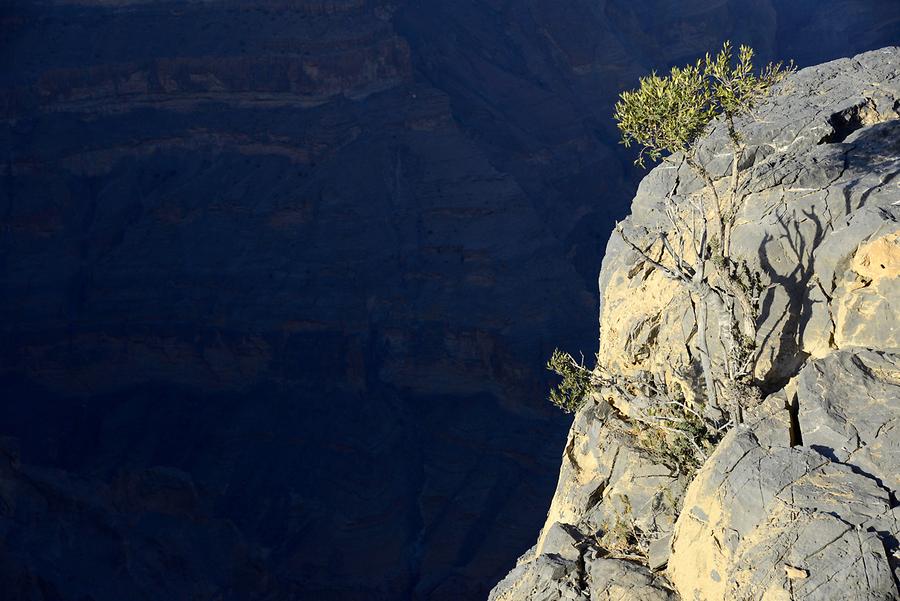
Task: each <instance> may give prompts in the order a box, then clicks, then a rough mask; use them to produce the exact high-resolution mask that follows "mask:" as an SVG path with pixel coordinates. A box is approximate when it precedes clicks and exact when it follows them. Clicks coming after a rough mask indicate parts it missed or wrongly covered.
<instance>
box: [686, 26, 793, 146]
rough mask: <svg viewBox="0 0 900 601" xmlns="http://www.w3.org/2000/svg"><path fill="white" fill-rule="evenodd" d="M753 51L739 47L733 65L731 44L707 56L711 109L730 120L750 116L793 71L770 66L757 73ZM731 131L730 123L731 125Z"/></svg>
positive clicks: (706, 73)
mask: <svg viewBox="0 0 900 601" xmlns="http://www.w3.org/2000/svg"><path fill="white" fill-rule="evenodd" d="M753 55H754V51H753V48H750V47H749V46H741V47H740V48H739V49H738V58H737V63H733V56H732V48H731V42H725V44H724V46H723V47H722V50H721V51H720V52H719V53H718V54H717V55H716V56H715V57H711V56H710V55H709V54H707V55H706V59H705V61H704V73H705V75H706V78H707V80H708V82H709V86H710V90H711V93H712V99H713V102H714V105H713V110H714V111H715V113H716V114H720V115H725V116H726V117H727V118H729V119H733V118H734V117H736V116H738V115H744V114H748V113H750V112H751V111H752V110H753V109H754V108H755V107H756V105H757V104H758V103H759V101H760V100H761V99H762V98H764V97H765V96H766V95H768V94H769V92H770V91H771V89H772V86H774V85H775V84H776V83H778V82H779V81H781V80H782V79H783V78H784V77H785V76H786V75H788V74H789V73H792V72H793V71H794V66H793V64H788V65H784V63H780V62H779V63H769V64H768V65H766V66H765V67H764V68H763V69H762V71H760V73H759V74H756V73H755V72H754V69H753ZM730 126H731V129H732V132H733V129H734V127H733V124H730Z"/></svg>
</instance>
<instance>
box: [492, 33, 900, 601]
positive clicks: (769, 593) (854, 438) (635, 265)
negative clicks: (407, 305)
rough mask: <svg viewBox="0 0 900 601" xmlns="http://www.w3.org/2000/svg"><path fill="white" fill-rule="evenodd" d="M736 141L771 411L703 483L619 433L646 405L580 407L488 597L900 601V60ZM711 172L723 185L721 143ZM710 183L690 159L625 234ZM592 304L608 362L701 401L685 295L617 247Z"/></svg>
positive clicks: (879, 62)
mask: <svg viewBox="0 0 900 601" xmlns="http://www.w3.org/2000/svg"><path fill="white" fill-rule="evenodd" d="M740 125H741V127H742V129H743V131H745V132H746V138H745V141H746V143H747V144H748V146H749V152H748V154H747V159H746V164H745V165H744V167H745V169H746V173H748V174H749V176H748V177H747V179H746V181H745V183H744V185H745V186H746V191H747V193H748V194H747V197H746V202H745V204H744V205H743V208H742V210H741V212H740V214H739V216H738V219H737V225H736V227H735V230H734V234H733V239H732V243H733V252H734V254H735V255H736V256H737V257H739V259H740V260H741V261H744V262H746V264H747V265H748V266H749V268H750V269H751V270H752V271H755V272H757V273H758V274H760V276H761V277H762V282H763V292H762V295H761V299H760V300H761V303H760V314H759V317H758V323H759V325H760V327H759V338H758V340H757V344H758V347H759V359H760V360H759V362H758V365H757V374H756V375H757V377H758V378H759V379H760V380H761V381H763V382H764V386H763V388H764V391H765V393H766V396H765V398H763V400H762V401H759V402H757V403H756V404H755V405H752V406H749V407H747V419H746V422H745V424H744V425H742V426H739V427H737V428H735V429H733V430H731V431H730V432H729V433H728V434H727V435H726V436H725V437H724V439H723V440H722V442H721V443H720V444H719V446H718V447H717V449H716V450H715V452H714V453H713V454H712V455H711V456H710V457H709V458H708V459H707V460H706V462H705V463H704V464H703V465H702V467H701V468H700V469H699V471H698V472H697V473H696V475H695V476H694V477H693V478H688V477H687V476H684V475H681V474H680V473H677V472H676V471H675V470H673V469H671V468H670V467H667V466H666V465H662V464H660V463H659V462H658V461H655V460H654V459H653V458H651V457H650V456H648V455H647V454H646V452H645V451H644V450H643V449H642V448H640V447H639V446H637V445H636V444H635V443H634V440H633V439H632V438H629V436H628V435H627V428H620V427H616V426H617V424H621V422H622V421H623V420H627V419H628V417H629V415H630V414H632V412H634V411H638V410H639V408H637V407H634V406H633V403H629V402H625V400H624V399H622V398H621V397H617V396H616V395H614V394H613V395H610V396H609V397H608V398H599V395H598V398H593V399H590V400H588V402H587V403H586V404H585V406H584V407H583V408H582V409H581V410H580V411H579V412H578V414H577V415H576V417H575V422H574V424H573V425H572V428H571V431H570V433H569V439H568V442H567V445H566V447H565V452H564V454H563V462H562V468H561V472H560V478H559V484H558V487H557V490H556V495H555V497H554V499H553V502H552V505H551V507H550V511H549V515H548V517H547V522H546V524H545V526H544V528H543V530H542V531H541V534H540V536H539V538H538V542H537V545H536V546H535V547H534V548H532V549H531V550H530V551H528V552H527V553H526V554H525V555H523V556H522V557H521V558H520V560H519V562H518V565H517V567H516V568H515V569H513V570H512V572H510V574H509V575H508V576H507V577H506V579H504V580H503V581H502V582H501V583H500V584H499V585H497V587H496V588H495V589H494V590H493V592H492V593H491V599H492V600H495V601H501V600H506V601H510V600H525V599H535V600H537V599H542V600H549V599H572V600H575V599H578V600H588V599H590V600H600V599H603V600H617V601H626V600H638V599H640V600H642V601H649V600H653V601H662V600H675V599H685V600H691V601H719V600H743V599H765V600H769V601H776V600H789V599H790V600H810V601H812V600H823V601H824V600H829V599H865V600H888V599H897V598H900V590H898V582H900V580H898V577H900V563H898V559H900V556H898V542H897V539H898V534H900V506H898V493H900V479H898V473H897V466H898V465H900V179H898V175H900V49H898V48H885V49H883V50H878V51H873V52H869V53H866V54H861V55H859V56H856V57H854V58H849V59H842V60H838V61H834V62H831V63H827V64H823V65H820V66H817V67H813V68H808V69H804V70H802V71H800V72H798V73H796V74H795V75H793V76H791V77H790V78H789V79H787V80H786V81H785V82H783V84H781V85H780V87H779V88H778V89H777V92H776V93H775V95H774V96H773V97H772V98H770V99H769V100H768V101H767V102H766V104H765V105H764V106H762V107H761V109H760V110H759V111H758V114H757V115H756V118H755V119H753V120H747V121H746V122H744V123H741V124H740ZM701 156H702V157H703V158H704V160H705V161H706V162H707V163H708V164H709V165H711V166H712V168H713V170H714V171H715V172H716V173H719V174H720V175H719V183H720V184H723V183H724V181H723V180H724V177H723V176H724V173H725V168H726V166H727V164H728V160H729V156H730V155H729V154H728V151H727V147H726V145H725V138H724V133H723V132H722V131H721V129H719V128H715V129H714V130H713V131H712V133H711V134H710V135H709V136H708V137H707V138H706V139H705V140H704V141H703V144H702V151H701ZM699 189H700V185H699V183H698V181H697V180H696V179H695V178H694V177H693V176H692V175H691V173H690V171H689V170H688V169H687V168H685V166H684V165H680V164H678V163H677V161H676V162H674V163H672V164H663V165H661V166H659V167H657V168H656V169H654V170H653V171H652V172H651V173H650V174H648V176H647V177H646V178H645V179H644V181H643V182H642V183H641V186H640V188H639V190H638V193H637V196H636V197H635V199H634V202H633V205H632V214H631V216H630V217H629V218H628V219H627V220H626V224H625V230H626V232H628V233H630V235H631V236H632V237H633V239H634V240H639V241H640V243H641V244H642V245H644V246H649V245H650V244H651V243H652V242H653V241H654V240H656V232H657V231H658V230H659V228H660V227H662V228H665V227H666V221H665V216H664V214H663V202H664V200H665V198H666V197H671V198H672V199H673V200H674V202H675V203H676V204H684V203H686V202H688V201H689V200H690V198H691V196H692V195H693V194H695V193H697V192H698V190H699ZM600 292H601V299H602V300H601V314H600V326H601V328H600V332H601V333H600V350H599V361H600V362H601V364H603V365H605V366H607V368H608V369H610V370H612V371H615V372H617V373H621V374H625V375H638V374H641V373H644V374H648V373H649V374H654V375H655V376H656V378H657V380H658V381H680V382H681V383H682V385H683V386H684V387H685V388H689V387H691V386H693V388H694V389H695V390H696V389H697V388H698V386H697V385H696V383H695V382H692V381H691V380H692V378H696V373H697V371H696V366H695V365H694V362H695V361H696V359H695V358H696V357H697V350H696V348H695V347H694V345H693V343H692V342H689V343H688V344H687V345H686V344H685V342H684V341H685V340H690V339H691V328H692V319H691V317H690V305H689V304H688V303H689V300H688V298H687V296H686V294H685V293H684V291H683V290H681V289H680V288H679V287H678V285H677V284H675V283H672V282H670V281H669V280H667V279H665V278H664V277H662V275H661V274H660V273H659V272H658V271H656V270H655V269H653V268H651V267H650V266H649V265H647V264H646V263H645V262H644V260H643V259H642V258H641V257H640V256H639V255H637V254H635V253H633V252H632V251H631V250H630V249H628V248H627V247H626V246H625V244H624V243H623V242H622V241H621V240H620V239H618V238H617V237H615V238H613V239H612V240H611V241H610V243H609V246H608V248H607V253H606V257H605V259H604V261H603V268H602V272H601V275H600ZM713 338H714V336H710V339H713ZM713 350H714V353H719V354H720V353H721V349H713ZM621 523H624V524H625V525H626V528H631V527H632V525H633V527H634V528H636V529H637V530H639V531H641V532H644V533H652V537H651V538H652V540H651V541H650V543H649V547H648V553H646V555H645V556H642V557H624V558H623V557H617V556H616V554H615V553H610V552H609V551H610V550H609V549H608V548H605V547H604V540H606V539H605V538H604V535H605V534H606V533H607V531H608V530H610V529H613V528H615V527H616V526H617V524H618V525H620V524H621Z"/></svg>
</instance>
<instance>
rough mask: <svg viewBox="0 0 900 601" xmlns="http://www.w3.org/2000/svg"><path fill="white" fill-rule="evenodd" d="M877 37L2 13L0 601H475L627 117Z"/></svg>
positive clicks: (724, 1) (537, 509)
mask: <svg viewBox="0 0 900 601" xmlns="http://www.w3.org/2000/svg"><path fill="white" fill-rule="evenodd" d="M835 15H839V18H836V17H835ZM898 37H900V6H898V5H897V3H896V2H873V1H871V0H760V1H757V2H752V3H747V2H746V1H744V0H715V1H710V0H679V1H673V0H647V1H645V2H640V3H637V2H633V1H630V0H568V1H565V2H560V1H559V0H461V1H456V0H454V1H452V2H449V1H446V0H4V1H3V2H0V107H2V114H3V126H2V127H0V150H2V154H0V415H2V418H0V434H2V435H3V436H4V437H6V438H7V439H6V440H3V442H2V443H0V448H2V449H4V453H5V454H4V455H3V456H4V457H5V459H3V460H0V499H2V502H0V591H2V592H3V593H7V592H9V591H13V592H11V593H9V594H8V595H7V596H6V597H7V598H11V599H13V600H22V599H28V600H31V599H58V598H62V599H64V600H66V601H69V600H71V599H75V600H77V601H81V600H82V599H85V598H92V599H95V600H96V601H120V600H121V599H123V598H127V599H142V598H150V599H155V598H164V599H183V598H216V597H221V598H228V596H229V595H231V596H232V598H236V599H247V598H251V599H252V598H263V599H296V598H301V599H321V600H328V599H337V600H340V601H348V600H349V601H352V600H354V599H359V600H364V601H372V600H377V599H386V600H390V601H393V600H397V599H402V600H407V599H423V598H427V599H429V600H439V599H450V600H454V601H457V600H459V599H483V598H484V597H485V596H486V595H487V593H488V590H489V589H490V587H491V586H492V585H493V584H494V583H495V582H496V580H497V579H498V578H499V577H500V576H501V575H502V573H503V572H505V571H506V570H507V569H508V565H509V564H510V562H511V561H512V559H513V558H514V557H515V555H516V554H517V553H518V552H519V550H520V549H521V548H524V547H525V546H527V544H528V543H529V541H530V540H531V539H532V537H533V534H532V533H533V531H534V530H535V529H536V528H538V527H539V525H540V523H541V520H542V519H543V517H544V514H545V511H546V504H547V501H548V499H549V498H550V496H551V495H552V493H553V487H554V480H555V471H556V467H557V464H558V458H557V449H558V447H559V446H560V444H561V443H562V441H563V440H564V437H565V431H566V427H567V425H568V424H567V423H565V421H564V419H563V418H562V417H561V416H559V415H557V414H556V412H555V411H553V409H552V407H550V406H549V405H548V404H547V403H546V402H545V399H544V396H545V392H546V388H547V386H546V382H544V381H542V379H541V377H542V375H543V374H544V373H545V370H544V369H543V364H544V362H545V361H546V359H547V356H548V354H549V353H550V351H551V350H552V348H553V346H555V345H560V346H562V347H565V348H568V349H570V350H572V351H573V352H574V351H575V350H576V349H589V348H590V347H592V346H593V345H594V339H595V336H594V333H593V324H594V322H595V319H596V310H597V308H596V299H595V296H596V295H595V294H594V287H595V285H596V283H595V282H596V269H597V265H598V264H599V260H600V258H601V255H602V246H603V244H604V240H605V236H606V235H607V232H608V231H609V229H610V226H611V223H612V220H613V219H614V218H617V217H620V216H621V215H623V214H624V213H625V212H626V210H627V204H628V201H629V200H630V198H631V196H632V195H633V189H634V185H636V184H637V181H638V179H639V178H638V177H637V176H636V174H635V173H636V172H635V171H633V170H632V169H631V167H630V160H629V157H627V156H626V155H624V154H623V153H622V152H621V151H620V149H618V148H617V144H616V136H615V131H614V126H613V124H612V121H611V120H610V118H609V115H610V112H611V104H612V101H613V100H614V98H615V95H616V94H617V92H618V90H619V89H620V88H621V87H622V86H626V85H630V84H631V83H632V82H633V81H634V80H635V79H636V78H637V77H638V76H639V75H641V74H643V73H645V72H647V71H649V70H650V69H653V68H661V67H664V66H666V65H667V64H669V63H670V62H683V61H685V60H688V59H691V58H693V57H695V56H696V55H697V54H699V53H702V52H704V51H706V50H707V49H708V48H712V47H715V46H717V45H718V44H720V43H721V40H722V39H724V38H731V39H734V40H741V41H746V42H748V43H750V44H752V45H753V46H754V47H756V48H758V49H759V50H760V52H761V53H762V56H764V57H765V58H766V59H769V58H795V59H796V60H797V61H798V62H800V63H802V64H813V63H815V62H821V61H823V60H827V59H830V58H835V57H838V56H844V55H847V54H851V53H856V52H860V51H862V50H867V49H871V48H877V47H881V46H884V45H886V44H888V43H891V41H892V40H896V39H898ZM166 499H168V500H166ZM213 549H215V551H216V552H212V550H213ZM176 574H177V577H176V576H174V575H176ZM0 596H3V595H0Z"/></svg>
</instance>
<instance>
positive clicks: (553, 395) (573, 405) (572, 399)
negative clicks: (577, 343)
mask: <svg viewBox="0 0 900 601" xmlns="http://www.w3.org/2000/svg"><path fill="white" fill-rule="evenodd" d="M547 369H549V370H550V371H552V372H554V373H556V374H557V375H559V376H562V382H560V383H559V384H558V385H556V386H554V387H553V388H552V389H551V390H550V402H551V403H553V404H554V405H556V406H557V407H559V408H560V409H562V410H563V411H565V412H566V413H574V412H576V411H578V410H579V409H580V408H581V406H582V405H583V404H584V402H585V400H587V397H588V395H589V394H590V392H591V390H592V389H593V380H592V377H591V372H590V370H588V369H587V368H586V367H585V366H584V362H583V361H582V362H581V363H578V362H577V361H575V359H574V358H573V357H572V355H570V354H569V353H565V352H563V351H561V350H559V349H554V350H553V354H552V355H551V356H550V360H549V361H547Z"/></svg>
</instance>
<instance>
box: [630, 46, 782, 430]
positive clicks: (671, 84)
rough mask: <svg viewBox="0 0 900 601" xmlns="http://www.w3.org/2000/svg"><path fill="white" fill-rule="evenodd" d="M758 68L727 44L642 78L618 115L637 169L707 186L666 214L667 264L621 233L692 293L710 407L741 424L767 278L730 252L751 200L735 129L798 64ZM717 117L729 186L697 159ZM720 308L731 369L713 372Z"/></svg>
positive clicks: (751, 389)
mask: <svg viewBox="0 0 900 601" xmlns="http://www.w3.org/2000/svg"><path fill="white" fill-rule="evenodd" d="M752 61H753V50H752V49H751V48H749V47H747V46H741V47H740V49H739V51H738V56H737V60H736V61H735V60H734V56H733V52H732V47H731V44H730V43H728V42H726V43H725V45H724V47H723V48H722V50H721V51H720V52H719V53H718V54H717V55H716V56H711V55H709V54H707V55H706V58H705V59H702V60H698V61H697V62H696V63H695V64H692V65H687V66H686V67H682V68H678V67H676V68H673V69H672V70H671V71H670V73H669V74H668V75H665V76H659V75H657V74H656V73H652V74H650V75H649V76H647V77H644V78H642V79H641V80H640V86H639V87H638V88H637V89H636V90H632V91H627V92H623V93H622V94H621V96H620V98H619V101H618V102H617V103H616V106H615V115H614V117H615V120H616V122H617V125H618V126H619V129H620V130H621V132H622V143H623V144H624V145H625V146H626V147H628V146H631V145H632V144H636V145H638V146H639V147H640V152H639V154H638V158H637V160H636V161H635V163H636V164H638V165H641V166H644V162H645V160H646V159H650V160H651V161H657V160H660V159H662V160H672V159H676V158H677V159H681V160H684V162H685V163H687V165H688V166H690V168H691V169H692V170H693V172H694V173H695V174H696V175H697V176H698V177H699V178H700V179H701V180H702V181H703V183H704V184H705V186H704V188H703V190H702V191H701V193H700V194H699V196H698V197H697V198H696V199H695V201H694V202H693V203H691V205H690V206H688V207H678V206H675V204H674V203H673V202H672V201H671V198H669V199H667V201H666V216H667V218H668V219H669V221H670V223H671V226H672V229H673V230H674V232H675V233H676V234H677V238H676V239H672V240H670V239H669V238H668V237H667V235H666V232H664V231H661V232H659V237H658V242H660V243H661V244H660V246H661V250H660V252H661V253H662V254H661V255H659V254H657V256H658V257H659V258H658V259H654V258H653V257H651V254H650V253H651V249H650V248H641V247H639V246H638V245H637V244H635V243H634V242H633V241H632V240H630V239H629V238H628V236H627V235H626V234H625V232H624V230H623V228H622V226H621V224H617V225H616V231H618V232H619V235H621V236H622V239H623V240H624V241H625V243H626V244H628V245H629V246H630V247H631V248H632V249H633V250H634V251H636V252H637V253H638V254H639V255H640V256H641V257H642V258H643V259H644V260H645V261H647V262H648V263H649V264H651V265H653V266H654V267H655V268H656V269H658V270H660V271H661V272H662V273H663V274H664V275H665V276H667V277H669V278H671V279H673V280H676V281H679V282H681V283H683V284H684V285H685V286H686V287H687V289H688V290H689V292H690V295H691V299H692V303H693V305H694V316H695V322H696V326H697V341H698V342H697V347H698V351H699V354H700V362H701V367H702V370H703V377H704V384H705V389H706V394H707V399H708V402H709V404H710V405H712V406H713V407H716V408H720V409H726V410H728V411H730V412H731V415H732V420H733V421H734V423H740V422H741V421H742V416H741V402H740V401H741V399H743V398H746V397H747V396H748V395H752V394H754V393H755V386H753V371H754V364H755V355H756V348H755V345H756V329H757V324H756V318H757V300H758V299H757V298H756V296H757V294H756V290H755V289H756V287H757V286H758V278H756V277H755V276H754V274H752V273H750V271H749V270H748V269H746V267H744V266H742V265H740V264H738V263H737V262H736V261H734V260H732V258H731V253H730V244H731V230H732V227H733V226H734V222H735V218H736V216H737V214H738V211H739V210H740V208H741V205H742V204H743V201H744V194H743V193H742V192H741V186H740V184H741V176H742V172H741V161H742V158H743V153H744V141H743V139H742V137H741V134H740V132H739V131H738V129H737V127H736V125H735V122H736V119H737V118H738V117H740V116H743V115H747V114H749V113H751V112H752V111H753V109H754V108H755V107H756V106H757V104H758V103H759V101H760V100H761V99H763V98H764V97H765V96H767V95H768V94H769V93H770V91H771V89H772V86H773V85H774V84H775V83H777V82H778V81H780V80H781V79H782V78H784V76H785V75H787V74H788V73H790V72H792V71H793V66H792V65H788V66H784V65H783V64H782V63H776V64H771V63H770V64H769V65H767V66H766V67H765V68H764V69H762V71H760V72H759V73H757V72H756V71H755V70H754V68H753V62H752ZM717 117H721V118H722V120H723V122H724V125H725V127H726V128H727V134H728V141H729V144H730V148H731V152H732V157H731V169H730V175H729V176H728V177H727V178H725V179H726V181H725V182H723V183H724V184H725V185H724V186H721V187H717V186H716V181H714V179H713V177H712V175H711V174H710V172H709V171H708V170H707V168H706V166H705V165H704V164H703V162H702V161H701V159H700V158H699V156H698V152H697V151H698V144H697V143H698V141H699V140H700V139H701V138H702V137H703V135H704V134H706V132H707V131H708V130H709V127H710V124H711V122H712V121H713V120H714V119H715V118H717ZM655 244H656V241H654V245H655ZM666 256H668V258H665V257H666ZM711 309H712V310H713V311H714V312H715V313H716V314H717V315H718V332H719V339H720V342H721V344H722V346H723V347H724V348H725V349H726V358H725V361H724V367H723V368H719V369H717V368H714V366H713V361H712V359H711V357H710V353H709V343H708V341H707V330H708V314H709V312H710V310H711ZM720 369H721V371H720ZM722 372H724V373H722Z"/></svg>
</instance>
